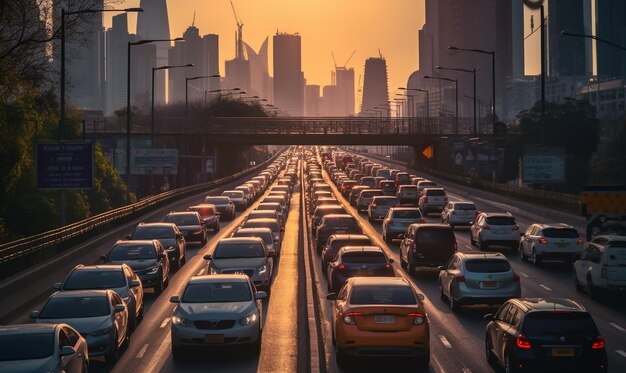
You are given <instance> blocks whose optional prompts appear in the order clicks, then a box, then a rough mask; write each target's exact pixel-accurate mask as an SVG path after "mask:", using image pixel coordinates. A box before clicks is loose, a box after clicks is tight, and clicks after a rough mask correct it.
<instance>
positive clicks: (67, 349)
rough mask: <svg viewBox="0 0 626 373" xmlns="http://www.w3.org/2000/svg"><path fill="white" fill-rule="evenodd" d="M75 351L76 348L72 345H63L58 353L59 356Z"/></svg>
mask: <svg viewBox="0 0 626 373" xmlns="http://www.w3.org/2000/svg"><path fill="white" fill-rule="evenodd" d="M75 353H76V350H75V349H74V347H72V346H63V347H61V352H60V353H59V356H61V357H63V356H71V355H74V354H75Z"/></svg>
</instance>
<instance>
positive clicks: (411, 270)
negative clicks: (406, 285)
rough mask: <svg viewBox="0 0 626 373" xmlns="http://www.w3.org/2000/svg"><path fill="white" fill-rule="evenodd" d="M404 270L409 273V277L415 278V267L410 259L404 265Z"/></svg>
mask: <svg viewBox="0 0 626 373" xmlns="http://www.w3.org/2000/svg"><path fill="white" fill-rule="evenodd" d="M406 269H407V272H408V273H409V276H415V265H413V264H412V263H411V259H410V258H409V260H408V261H407V263H406Z"/></svg>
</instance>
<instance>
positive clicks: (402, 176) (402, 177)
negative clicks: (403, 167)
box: [396, 174, 410, 181]
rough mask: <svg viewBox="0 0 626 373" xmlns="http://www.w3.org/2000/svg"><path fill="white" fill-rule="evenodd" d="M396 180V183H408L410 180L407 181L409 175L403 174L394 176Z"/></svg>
mask: <svg viewBox="0 0 626 373" xmlns="http://www.w3.org/2000/svg"><path fill="white" fill-rule="evenodd" d="M396 179H398V181H409V180H410V179H409V175H407V174H404V175H402V174H398V175H396Z"/></svg>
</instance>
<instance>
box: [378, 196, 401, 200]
mask: <svg viewBox="0 0 626 373" xmlns="http://www.w3.org/2000/svg"><path fill="white" fill-rule="evenodd" d="M374 199H398V197H396V196H374Z"/></svg>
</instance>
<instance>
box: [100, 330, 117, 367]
mask: <svg viewBox="0 0 626 373" xmlns="http://www.w3.org/2000/svg"><path fill="white" fill-rule="evenodd" d="M117 338H118V337H117V333H115V337H114V339H113V340H114V341H115V343H114V344H113V349H112V350H111V351H109V352H107V353H106V354H105V355H104V360H105V362H106V363H107V364H109V365H113V364H115V362H116V361H117V359H119V357H120V349H119V347H118V345H117Z"/></svg>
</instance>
